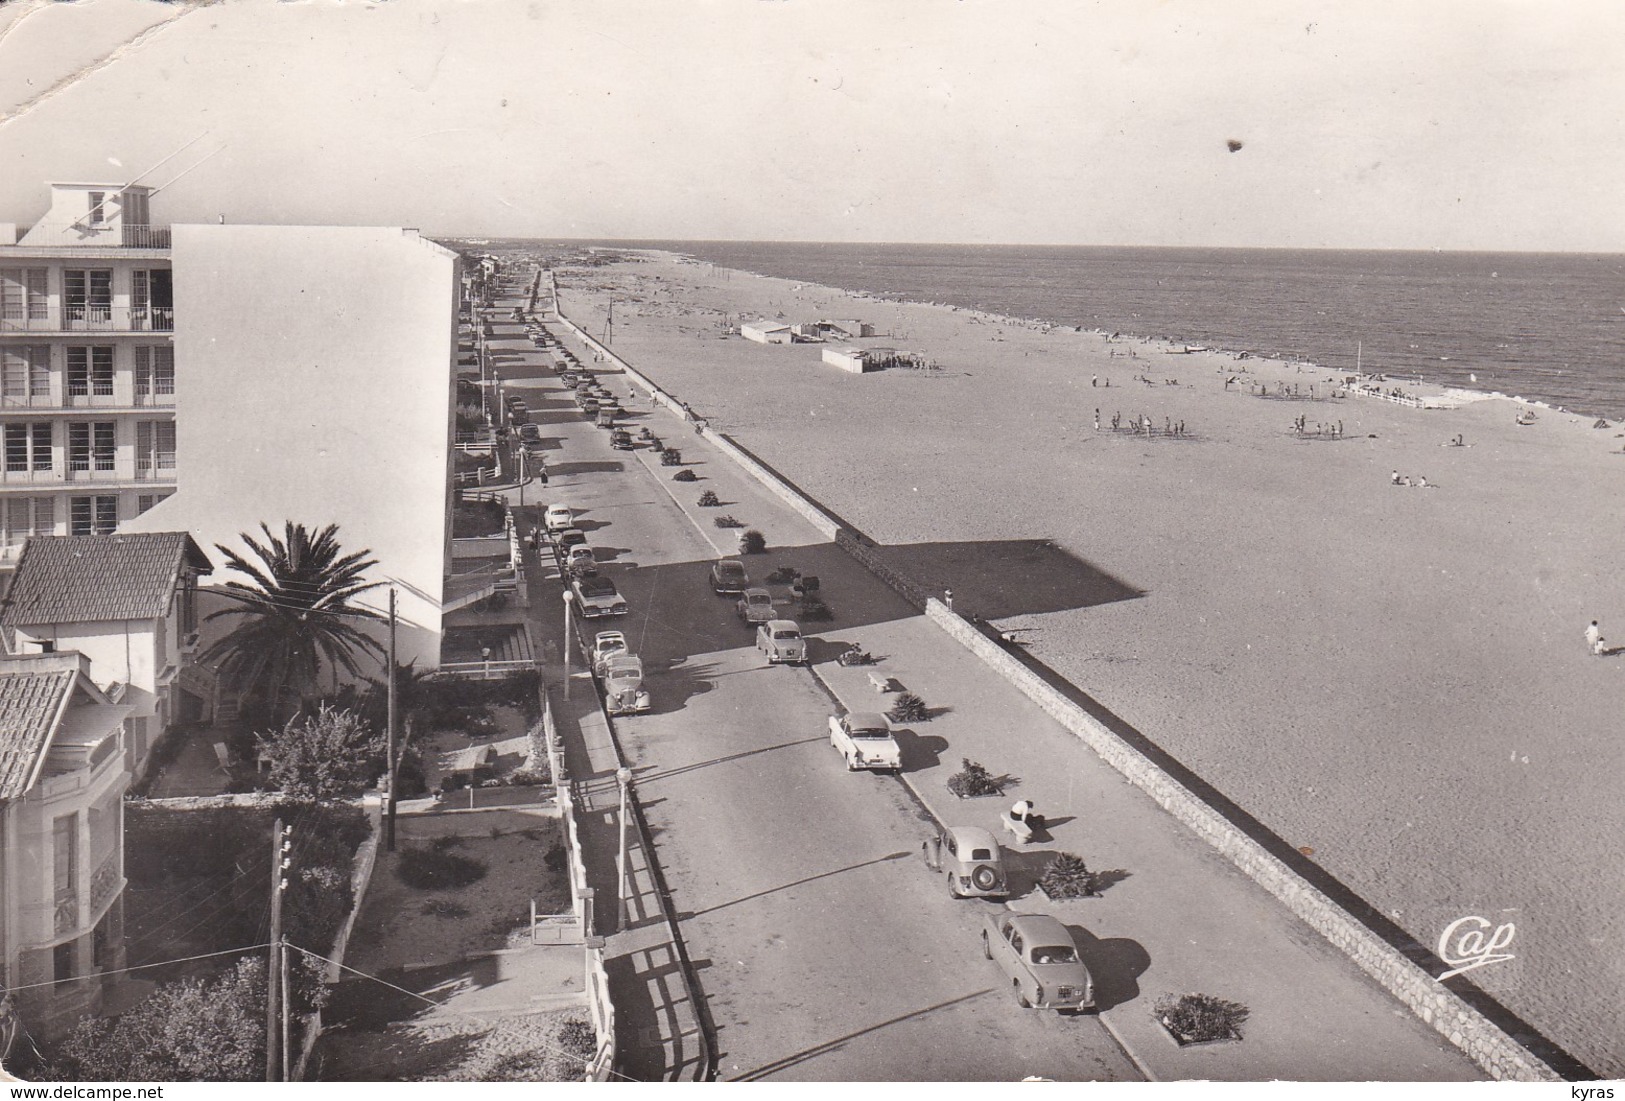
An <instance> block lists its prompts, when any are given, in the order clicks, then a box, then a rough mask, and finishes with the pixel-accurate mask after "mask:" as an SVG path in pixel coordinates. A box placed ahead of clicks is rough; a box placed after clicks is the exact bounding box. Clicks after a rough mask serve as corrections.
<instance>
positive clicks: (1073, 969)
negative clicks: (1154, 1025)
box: [982, 911, 1095, 1010]
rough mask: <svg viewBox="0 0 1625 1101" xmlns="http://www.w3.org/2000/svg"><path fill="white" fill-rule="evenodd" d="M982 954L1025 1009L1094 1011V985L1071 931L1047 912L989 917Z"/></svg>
mask: <svg viewBox="0 0 1625 1101" xmlns="http://www.w3.org/2000/svg"><path fill="white" fill-rule="evenodd" d="M982 955H984V956H986V957H987V958H988V959H990V960H992V961H993V962H994V963H996V964H998V965H999V970H1000V971H1003V972H1004V977H1005V978H1007V979H1009V980H1010V987H1011V990H1013V991H1014V993H1015V997H1016V1004H1017V1005H1019V1006H1021V1008H1023V1009H1056V1010H1062V1009H1068V1010H1079V1009H1092V1008H1093V1007H1094V1004H1095V981H1094V978H1093V977H1092V976H1091V975H1090V974H1089V969H1088V968H1087V967H1085V966H1084V964H1083V957H1082V956H1081V955H1080V954H1079V953H1078V945H1077V942H1076V941H1075V940H1073V939H1072V933H1071V931H1070V930H1068V929H1067V927H1066V926H1064V925H1062V924H1061V923H1060V922H1059V921H1057V920H1056V919H1055V918H1053V917H1051V916H1050V915H1049V914H1012V913H1009V912H1008V911H1000V912H998V913H993V914H988V915H987V916H986V917H984V918H983V919H982Z"/></svg>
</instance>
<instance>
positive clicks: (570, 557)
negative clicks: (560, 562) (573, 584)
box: [564, 543, 598, 577]
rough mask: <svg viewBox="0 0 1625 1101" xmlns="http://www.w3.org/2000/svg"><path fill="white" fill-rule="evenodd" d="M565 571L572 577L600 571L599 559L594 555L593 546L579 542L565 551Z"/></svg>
mask: <svg viewBox="0 0 1625 1101" xmlns="http://www.w3.org/2000/svg"><path fill="white" fill-rule="evenodd" d="M564 572H565V573H567V574H569V575H570V576H571V577H585V576H587V575H588V574H593V573H597V572H598V559H596V558H594V557H593V553H592V548H591V547H589V546H587V544H585V543H577V544H576V545H575V546H573V547H571V548H570V549H569V550H567V551H565V552H564Z"/></svg>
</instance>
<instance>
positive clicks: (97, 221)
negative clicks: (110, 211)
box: [88, 191, 107, 226]
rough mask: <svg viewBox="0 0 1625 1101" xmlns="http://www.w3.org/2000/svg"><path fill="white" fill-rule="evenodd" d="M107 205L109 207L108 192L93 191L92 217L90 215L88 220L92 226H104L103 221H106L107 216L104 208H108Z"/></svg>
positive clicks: (91, 198) (91, 197) (91, 202)
mask: <svg viewBox="0 0 1625 1101" xmlns="http://www.w3.org/2000/svg"><path fill="white" fill-rule="evenodd" d="M106 205H107V192H105V191H92V192H91V193H90V215H89V219H88V220H89V222H90V224H91V225H93V226H99V225H101V224H102V222H103V221H105V220H106V218H105V215H104V213H103V208H104V207H106Z"/></svg>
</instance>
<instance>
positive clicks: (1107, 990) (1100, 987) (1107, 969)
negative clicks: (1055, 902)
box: [1067, 923, 1151, 1013]
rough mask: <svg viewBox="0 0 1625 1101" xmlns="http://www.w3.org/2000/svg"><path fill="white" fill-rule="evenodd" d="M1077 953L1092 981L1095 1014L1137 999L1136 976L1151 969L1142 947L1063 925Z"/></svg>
mask: <svg viewBox="0 0 1625 1101" xmlns="http://www.w3.org/2000/svg"><path fill="white" fill-rule="evenodd" d="M1067 931H1068V932H1070V933H1071V934H1072V939H1073V940H1074V941H1075V942H1076V943H1077V945H1078V954H1079V955H1080V956H1082V957H1083V963H1084V966H1085V967H1087V968H1089V974H1090V975H1092V976H1094V980H1095V1011H1096V1012H1097V1013H1098V1012H1101V1011H1103V1010H1107V1009H1111V1008H1113V1007H1114V1006H1119V1005H1122V1004H1124V1003H1125V1002H1132V1001H1134V1000H1135V999H1136V998H1138V997H1139V996H1140V976H1141V975H1143V974H1145V972H1146V969H1147V968H1148V967H1150V966H1151V955H1150V953H1148V952H1147V951H1146V950H1145V946H1144V945H1142V944H1141V943H1140V942H1139V941H1137V940H1131V939H1129V938H1128V937H1109V938H1102V937H1097V936H1095V935H1094V934H1093V933H1091V932H1089V930H1088V929H1085V928H1084V927H1083V926H1081V925H1073V924H1070V923H1069V924H1068V925H1067Z"/></svg>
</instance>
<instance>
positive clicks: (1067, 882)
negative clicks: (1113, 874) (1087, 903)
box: [1038, 853, 1100, 901]
mask: <svg viewBox="0 0 1625 1101" xmlns="http://www.w3.org/2000/svg"><path fill="white" fill-rule="evenodd" d="M1038 889H1039V890H1041V891H1043V892H1044V894H1046V895H1048V896H1049V897H1050V898H1052V899H1055V900H1057V901H1059V900H1061V899H1067V898H1094V897H1095V896H1097V895H1099V894H1100V873H1099V872H1092V871H1090V870H1089V866H1088V865H1087V864H1085V863H1084V862H1083V857H1081V856H1075V855H1073V854H1072V853H1056V854H1055V856H1054V858H1052V859H1051V860H1050V862H1049V864H1048V865H1046V866H1045V868H1044V874H1043V875H1041V876H1039V877H1038Z"/></svg>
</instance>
